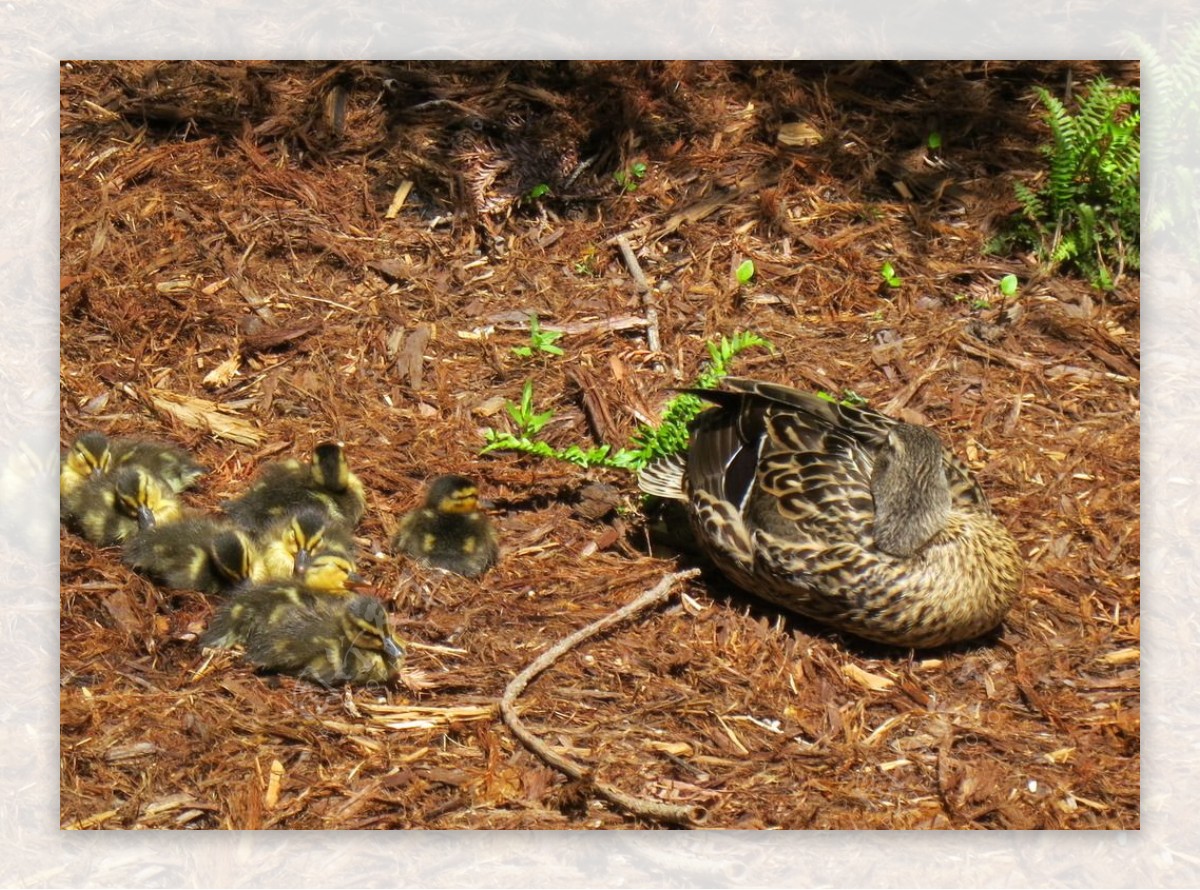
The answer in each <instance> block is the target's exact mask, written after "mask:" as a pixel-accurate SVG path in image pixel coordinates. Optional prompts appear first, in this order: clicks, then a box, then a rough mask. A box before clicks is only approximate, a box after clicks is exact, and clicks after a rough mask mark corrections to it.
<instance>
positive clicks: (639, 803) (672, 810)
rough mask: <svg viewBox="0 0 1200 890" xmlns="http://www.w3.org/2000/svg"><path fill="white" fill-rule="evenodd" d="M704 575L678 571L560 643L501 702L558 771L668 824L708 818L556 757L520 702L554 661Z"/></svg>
mask: <svg viewBox="0 0 1200 890" xmlns="http://www.w3.org/2000/svg"><path fill="white" fill-rule="evenodd" d="M699 574H700V570H699V569H688V570H687V571H684V572H676V573H674V574H673V575H667V576H666V577H665V578H663V579H662V580H661V581H660V582H658V584H657V585H656V586H655V587H654V588H653V589H652V590H648V591H646V592H645V593H643V594H642V595H641V596H639V597H638V598H637V599H635V600H634V601H633V602H631V603H628V604H627V605H624V606H622V607H621V608H620V609H617V611H615V612H613V613H611V614H609V615H605V616H604V617H603V618H601V619H600V620H599V621H595V622H593V623H592V624H589V625H588V626H587V627H584V628H581V629H579V630H577V631H575V633H573V634H571V635H570V636H567V637H564V638H563V639H561V640H559V641H558V642H557V643H555V644H554V645H553V646H551V647H550V648H549V649H547V650H546V651H545V652H543V653H542V654H541V655H540V656H538V657H537V658H536V659H534V661H532V662H531V663H530V664H529V666H528V667H526V668H525V670H523V671H521V673H519V674H517V675H516V676H515V677H513V678H512V681H511V682H509V684H508V686H507V687H506V688H505V690H504V697H503V698H501V699H500V714H501V716H503V717H504V722H505V723H506V724H508V728H509V729H511V730H512V731H513V735H515V736H516V737H517V738H518V739H520V740H521V742H522V744H524V745H525V747H527V748H528V749H529V750H530V751H532V752H533V753H534V754H536V755H537V756H538V757H540V758H542V760H544V761H545V762H546V763H548V764H550V766H552V767H554V768H555V769H558V770H561V771H562V772H564V773H566V774H567V775H568V776H570V777H571V778H572V779H580V780H583V781H585V782H588V783H589V784H591V786H592V787H593V788H595V789H596V793H598V794H599V795H600V796H601V797H604V798H606V799H608V800H610V801H612V802H613V803H615V804H617V805H618V806H620V807H623V808H624V809H626V810H628V811H629V812H631V813H633V814H634V815H636V816H645V817H647V818H650V819H659V820H662V821H664V822H679V823H683V824H687V823H693V824H695V823H700V822H703V821H704V819H705V817H706V816H707V815H708V813H707V811H706V810H705V808H704V807H701V806H678V805H676V804H669V803H663V802H661V801H657V800H650V799H647V798H644V797H635V796H633V795H631V794H626V793H625V792H624V791H620V790H618V789H616V788H613V787H612V786H611V785H608V784H606V783H604V782H598V781H596V780H595V779H594V778H593V777H592V776H591V770H589V769H586V768H584V767H582V766H580V765H579V764H577V763H575V762H574V761H573V760H569V759H567V758H566V757H563V756H561V755H559V754H555V753H554V752H553V751H551V750H550V748H549V747H548V746H547V745H546V743H545V742H543V741H542V740H541V739H539V738H538V737H537V736H535V735H534V734H533V733H532V732H531V731H530V730H529V729H528V728H527V727H526V726H525V724H524V723H522V722H521V719H520V718H519V717H518V716H517V712H516V701H517V697H518V696H520V694H521V693H522V692H524V691H525V688H526V687H527V686H528V685H529V684H530V683H531V682H532V681H533V679H534V678H535V677H536V676H537V675H538V674H540V673H541V672H542V671H544V670H546V668H548V667H550V666H551V665H552V664H554V662H556V661H557V660H558V659H559V658H561V657H562V656H563V655H564V654H566V653H567V652H569V651H570V650H571V649H573V648H574V647H575V646H578V645H579V644H580V643H582V642H583V641H584V640H587V639H590V638H591V637H594V636H596V635H597V634H599V633H600V632H601V631H604V630H607V629H608V628H610V627H612V626H613V625H614V624H617V623H618V622H620V621H624V620H625V619H626V618H628V617H630V616H631V615H634V614H636V613H637V612H640V611H642V610H643V609H647V608H649V607H650V606H654V605H657V604H658V603H660V602H662V601H663V600H665V599H666V598H667V597H668V596H669V595H670V593H671V588H672V586H674V584H675V583H676V582H677V581H685V580H687V579H688V578H694V577H696V576H697V575H699Z"/></svg>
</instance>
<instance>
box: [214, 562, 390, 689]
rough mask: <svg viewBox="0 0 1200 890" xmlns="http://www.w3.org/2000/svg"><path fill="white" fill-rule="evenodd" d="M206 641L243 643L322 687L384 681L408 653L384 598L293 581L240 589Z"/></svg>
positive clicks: (255, 655)
mask: <svg viewBox="0 0 1200 890" xmlns="http://www.w3.org/2000/svg"><path fill="white" fill-rule="evenodd" d="M201 643H202V645H205V646H216V647H231V646H238V645H240V646H244V647H245V651H246V657H247V658H248V659H249V660H250V661H251V663H253V664H254V665H255V666H257V667H259V668H261V669H263V670H266V671H275V672H280V673H287V674H293V675H295V676H298V677H302V678H304V679H308V680H312V681H314V682H316V683H320V684H321V685H322V686H332V685H333V684H335V683H385V682H387V681H388V680H389V679H391V678H392V676H393V675H394V674H395V671H396V669H397V668H398V666H399V663H400V660H401V659H402V657H403V655H404V650H403V648H402V647H401V646H400V644H399V643H397V642H396V640H395V639H394V638H393V637H392V634H391V630H390V628H389V626H388V619H387V613H386V612H385V611H384V609H383V605H382V604H381V603H380V602H379V600H377V599H375V598H374V597H370V596H349V597H347V596H338V595H336V594H330V593H327V592H325V591H322V590H318V589H315V588H313V587H310V586H305V585H299V584H286V583H283V584H267V585H262V586H258V587H251V588H248V589H246V590H243V591H241V592H239V593H237V594H236V595H234V596H233V597H232V598H231V599H230V600H228V601H227V602H226V603H225V604H224V606H222V608H221V609H220V611H218V612H217V614H216V616H215V617H214V618H213V621H212V623H211V624H210V625H209V628H208V630H207V631H206V632H205V633H204V635H203V637H202V638H201Z"/></svg>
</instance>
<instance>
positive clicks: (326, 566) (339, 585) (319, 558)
mask: <svg viewBox="0 0 1200 890" xmlns="http://www.w3.org/2000/svg"><path fill="white" fill-rule="evenodd" d="M297 574H299V575H301V578H302V580H303V582H304V584H305V586H307V587H310V588H312V589H313V590H319V591H322V592H324V593H347V592H348V591H351V590H354V589H356V588H359V587H365V586H366V580H365V579H364V578H363V576H362V575H360V574H358V572H356V571H354V566H353V564H352V563H351V562H350V560H348V559H346V558H345V557H344V556H341V555H340V554H337V553H318V554H317V555H316V556H314V557H312V559H310V560H309V561H308V565H307V566H306V567H305V568H304V571H303V572H300V571H299V570H297Z"/></svg>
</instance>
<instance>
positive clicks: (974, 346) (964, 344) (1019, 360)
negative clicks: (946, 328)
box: [958, 340, 1045, 374]
mask: <svg viewBox="0 0 1200 890" xmlns="http://www.w3.org/2000/svg"><path fill="white" fill-rule="evenodd" d="M958 348H959V349H961V350H962V351H963V352H965V353H966V354H967V355H971V356H974V357H975V358H986V359H992V360H994V361H998V362H1003V363H1004V364H1006V365H1008V366H1009V367H1012V368H1016V369H1017V370H1018V371H1024V372H1025V373H1027V374H1039V373H1040V372H1041V371H1042V370H1043V369H1044V368H1045V364H1044V363H1043V362H1039V361H1036V360H1034V359H1030V358H1025V357H1024V356H1020V355H1013V354H1011V353H1008V352H1002V351H1000V350H999V349H991V348H989V347H987V346H983V345H981V344H978V343H971V342H970V341H968V340H959V341H958Z"/></svg>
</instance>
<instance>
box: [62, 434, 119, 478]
mask: <svg viewBox="0 0 1200 890" xmlns="http://www.w3.org/2000/svg"><path fill="white" fill-rule="evenodd" d="M66 463H67V466H68V467H69V468H70V469H71V470H72V471H73V472H75V473H77V474H78V475H80V476H82V477H84V478H86V479H97V478H99V477H100V476H102V475H104V473H106V472H108V468H109V466H110V465H111V464H112V451H111V450H109V447H108V438H107V437H106V436H105V435H104V433H101V432H98V431H97V430H91V431H89V432H86V433H80V434H79V435H78V436H76V437H75V441H73V442H72V443H71V447H70V449H68V451H67V458H66Z"/></svg>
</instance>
